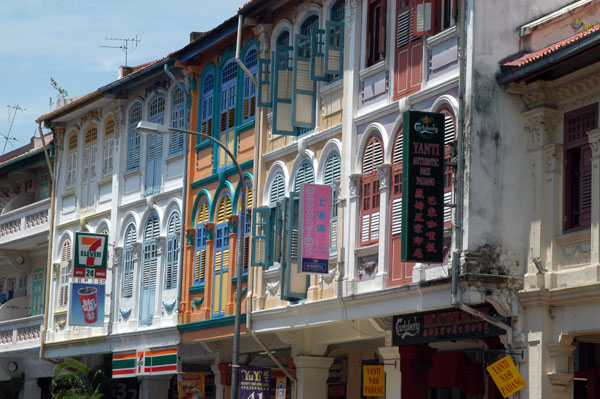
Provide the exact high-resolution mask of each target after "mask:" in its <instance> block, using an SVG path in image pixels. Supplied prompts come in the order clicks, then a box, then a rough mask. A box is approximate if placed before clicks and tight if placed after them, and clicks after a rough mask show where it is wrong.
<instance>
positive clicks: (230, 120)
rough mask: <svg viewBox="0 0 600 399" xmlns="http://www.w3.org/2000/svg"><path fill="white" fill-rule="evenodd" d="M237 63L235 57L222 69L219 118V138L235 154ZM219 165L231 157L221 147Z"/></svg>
mask: <svg viewBox="0 0 600 399" xmlns="http://www.w3.org/2000/svg"><path fill="white" fill-rule="evenodd" d="M237 69H238V66H237V63H236V62H235V60H234V59H230V60H229V61H227V62H225V64H224V65H223V67H222V69H221V100H220V101H221V113H220V120H219V140H220V141H221V143H223V144H225V145H226V146H227V149H228V150H229V151H231V153H232V154H234V155H235V105H236V99H237V97H236V87H237ZM218 153H219V155H218V167H219V168H223V167H225V166H227V165H228V164H230V163H231V159H230V158H229V156H228V155H227V154H226V153H225V150H223V149H222V148H221V147H219V152H218Z"/></svg>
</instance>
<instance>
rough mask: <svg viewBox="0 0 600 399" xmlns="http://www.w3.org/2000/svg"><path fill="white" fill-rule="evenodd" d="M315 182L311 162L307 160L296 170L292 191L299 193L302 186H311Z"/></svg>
mask: <svg viewBox="0 0 600 399" xmlns="http://www.w3.org/2000/svg"><path fill="white" fill-rule="evenodd" d="M314 182H315V169H314V168H313V166H312V162H311V161H310V160H308V159H305V160H304V161H302V163H301V164H300V166H299V167H298V170H296V176H295V177H294V187H293V190H292V191H295V192H299V191H300V190H301V189H302V186H303V185H305V184H313V183H314Z"/></svg>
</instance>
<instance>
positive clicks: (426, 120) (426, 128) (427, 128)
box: [413, 115, 438, 139]
mask: <svg viewBox="0 0 600 399" xmlns="http://www.w3.org/2000/svg"><path fill="white" fill-rule="evenodd" d="M433 122H434V120H433V119H431V118H430V117H428V116H427V115H425V116H423V117H421V119H419V120H418V121H417V122H415V124H414V126H413V127H414V129H415V131H416V132H418V133H419V134H420V135H421V136H423V137H425V138H427V139H430V138H432V137H433V136H435V135H436V134H438V128H437V126H435V125H434V124H433Z"/></svg>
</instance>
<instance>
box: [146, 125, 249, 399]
mask: <svg viewBox="0 0 600 399" xmlns="http://www.w3.org/2000/svg"><path fill="white" fill-rule="evenodd" d="M135 130H136V131H137V132H138V133H144V134H157V133H158V134H169V133H171V132H178V133H185V134H191V135H193V136H198V137H202V138H203V139H208V140H210V141H212V142H213V143H215V144H217V145H218V146H219V147H221V148H222V149H223V150H225V152H226V153H227V155H228V156H229V157H230V158H231V160H232V161H233V164H234V165H235V167H236V168H237V172H238V174H239V178H240V183H239V184H240V195H239V196H238V198H239V201H240V214H239V217H238V230H237V234H238V248H237V251H236V252H237V256H236V262H235V263H236V265H235V275H236V277H237V282H236V285H235V324H234V328H233V359H232V362H231V368H232V370H231V399H237V396H238V390H237V385H238V381H239V374H240V325H241V313H242V263H243V260H244V231H245V228H246V201H245V199H246V196H245V195H244V194H245V193H244V172H242V167H241V166H240V164H239V162H238V161H237V158H236V157H235V156H234V155H233V154H232V153H231V151H229V149H228V148H227V146H226V145H224V144H223V143H221V142H220V141H219V140H217V139H215V138H214V137H212V136H209V135H207V134H204V133H200V132H195V131H193V130H185V129H176V128H169V127H168V126H167V125H164V124H160V123H152V122H145V121H141V122H139V123H138V125H137V127H136V129H135ZM184 206H185V198H184Z"/></svg>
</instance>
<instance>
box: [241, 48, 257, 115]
mask: <svg viewBox="0 0 600 399" xmlns="http://www.w3.org/2000/svg"><path fill="white" fill-rule="evenodd" d="M244 65H245V66H246V68H248V71H250V73H251V74H252V76H254V77H255V78H256V75H257V73H256V72H257V70H258V51H257V49H256V46H252V47H250V49H248V51H247V52H246V57H245V60H244ZM242 90H243V93H242V110H241V118H240V119H241V122H242V123H245V122H249V121H251V120H253V119H254V116H255V114H256V86H255V85H254V83H253V82H252V80H250V78H249V77H248V76H247V75H246V74H243V88H242Z"/></svg>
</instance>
